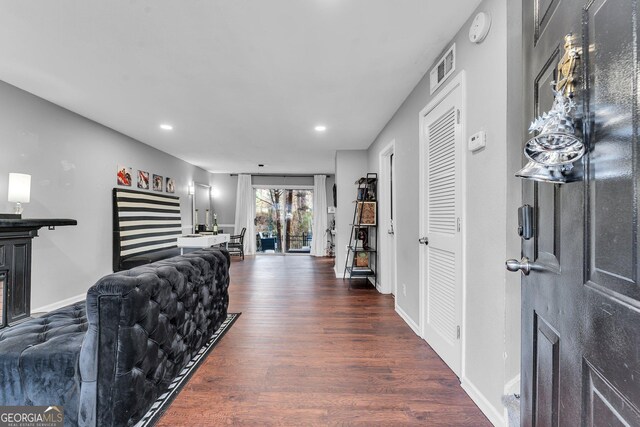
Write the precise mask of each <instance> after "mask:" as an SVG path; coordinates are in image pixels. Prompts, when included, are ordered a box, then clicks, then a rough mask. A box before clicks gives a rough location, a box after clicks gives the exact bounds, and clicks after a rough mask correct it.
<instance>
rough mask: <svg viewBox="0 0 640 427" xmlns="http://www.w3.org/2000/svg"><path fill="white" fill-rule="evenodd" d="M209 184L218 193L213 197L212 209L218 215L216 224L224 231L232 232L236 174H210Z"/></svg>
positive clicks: (234, 213) (234, 212) (234, 220)
mask: <svg viewBox="0 0 640 427" xmlns="http://www.w3.org/2000/svg"><path fill="white" fill-rule="evenodd" d="M211 185H212V186H213V187H214V189H215V190H216V191H217V193H218V194H217V195H216V196H215V197H214V198H213V211H214V212H215V213H216V214H217V215H218V224H219V225H220V228H222V229H223V231H224V232H225V233H227V232H229V233H231V234H233V233H234V230H233V226H234V224H235V222H236V199H237V194H238V175H231V174H228V173H214V174H211Z"/></svg>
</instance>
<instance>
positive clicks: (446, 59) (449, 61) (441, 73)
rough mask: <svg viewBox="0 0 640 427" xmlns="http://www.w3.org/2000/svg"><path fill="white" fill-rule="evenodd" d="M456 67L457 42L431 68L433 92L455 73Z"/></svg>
mask: <svg viewBox="0 0 640 427" xmlns="http://www.w3.org/2000/svg"><path fill="white" fill-rule="evenodd" d="M455 69H456V45H455V43H454V44H453V45H452V46H451V47H450V48H449V50H447V51H446V52H445V54H444V55H442V58H440V60H439V61H438V63H437V64H436V66H435V67H433V68H432V69H431V73H430V74H429V77H430V82H431V85H430V88H431V92H430V93H431V94H433V92H435V91H436V89H438V87H440V85H441V84H442V83H444V81H445V80H447V77H449V76H450V75H451V74H453V72H454V70H455Z"/></svg>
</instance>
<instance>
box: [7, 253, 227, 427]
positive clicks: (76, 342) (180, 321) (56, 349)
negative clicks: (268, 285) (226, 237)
mask: <svg viewBox="0 0 640 427" xmlns="http://www.w3.org/2000/svg"><path fill="white" fill-rule="evenodd" d="M229 265H230V259H229V254H228V253H227V252H226V251H224V250H219V249H202V250H198V251H195V252H192V253H189V254H187V255H183V256H177V257H174V258H170V259H166V260H162V261H158V262H155V263H153V264H148V265H144V266H141V267H136V268H134V269H131V270H127V271H122V272H118V273H114V274H110V275H108V276H105V277H103V278H102V279H100V280H99V281H98V282H97V283H96V284H95V285H93V286H92V287H91V288H90V289H89V291H88V292H87V300H86V303H85V302H82V303H77V304H72V305H70V306H67V307H64V308H61V309H59V310H56V311H53V312H50V313H48V314H47V315H45V316H43V317H40V318H36V319H31V320H28V321H26V322H24V323H21V324H19V325H16V326H14V327H11V328H8V329H6V330H3V331H2V332H0V405H41V406H45V405H62V406H64V413H65V425H67V426H75V425H80V426H99V427H103V426H105V427H106V426H130V425H134V424H135V423H136V422H137V421H138V420H139V419H140V418H141V417H142V416H143V415H144V414H145V413H146V411H147V410H148V408H149V407H150V406H151V404H152V403H153V402H154V401H155V400H156V398H157V397H158V396H159V395H160V394H162V393H163V392H164V391H166V390H167V387H168V385H169V383H170V382H171V379H172V378H174V377H175V376H176V374H178V373H179V372H180V370H181V369H182V368H183V367H184V366H185V365H186V364H187V363H188V362H189V360H190V359H191V358H192V356H193V355H194V354H195V352H197V351H198V349H200V347H201V346H202V345H203V344H204V343H205V342H206V341H207V339H208V338H209V337H211V335H212V334H213V333H214V332H215V331H216V329H218V328H219V327H220V325H221V324H222V322H223V321H224V319H225V318H226V315H227V307H228V302H229V296H228V292H227V290H228V286H229Z"/></svg>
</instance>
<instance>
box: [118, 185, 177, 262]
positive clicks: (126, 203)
mask: <svg viewBox="0 0 640 427" xmlns="http://www.w3.org/2000/svg"><path fill="white" fill-rule="evenodd" d="M114 203H115V205H114V207H115V208H116V212H114V220H117V221H118V223H117V225H116V224H114V230H117V231H118V232H119V234H120V239H119V241H120V257H121V258H128V257H131V256H134V255H141V254H144V253H147V252H152V251H157V250H161V249H169V248H175V247H176V240H177V238H178V236H180V235H182V221H181V219H180V199H179V198H178V197H176V196H169V195H164V194H162V195H161V194H152V193H144V192H140V191H135V190H126V189H121V188H114Z"/></svg>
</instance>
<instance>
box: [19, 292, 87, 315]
mask: <svg viewBox="0 0 640 427" xmlns="http://www.w3.org/2000/svg"><path fill="white" fill-rule="evenodd" d="M84 299H87V293H86V292H84V293H82V294H79V295H76V296H73V297H70V298H66V299H63V300H60V301H56V302H54V303H52V304H47V305H43V306H42V307H37V308H33V309H31V312H32V313H48V312H49V311H53V310H57V309H59V308H60V307H64V306H65V305H69V304H73V303H74V302H78V301H82V300H84Z"/></svg>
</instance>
